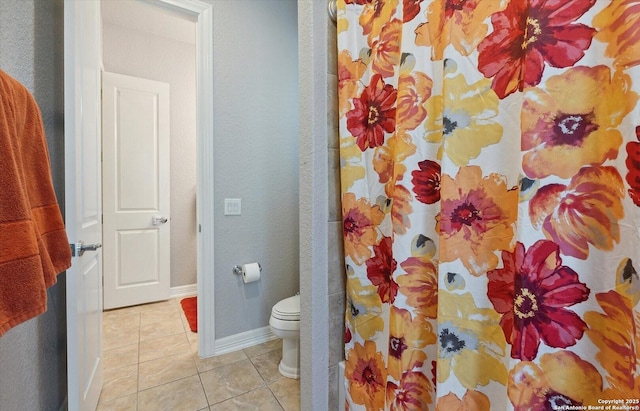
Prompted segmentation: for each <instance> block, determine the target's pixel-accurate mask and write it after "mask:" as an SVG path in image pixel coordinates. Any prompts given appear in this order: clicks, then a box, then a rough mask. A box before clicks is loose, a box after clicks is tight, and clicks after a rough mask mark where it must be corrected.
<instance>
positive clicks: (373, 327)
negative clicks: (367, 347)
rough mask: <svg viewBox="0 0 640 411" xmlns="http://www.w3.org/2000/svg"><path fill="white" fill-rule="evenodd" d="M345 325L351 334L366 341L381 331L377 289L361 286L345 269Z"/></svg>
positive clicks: (380, 309)
mask: <svg viewBox="0 0 640 411" xmlns="http://www.w3.org/2000/svg"><path fill="white" fill-rule="evenodd" d="M346 320H347V325H348V326H350V329H351V330H352V332H355V333H357V334H358V335H360V336H361V337H362V338H363V339H365V340H368V339H370V338H371V337H373V336H374V334H375V333H376V332H378V331H382V329H383V327H384V321H383V319H382V300H380V296H379V295H378V288H377V287H376V286H373V285H367V286H365V285H363V284H362V283H361V282H360V280H359V279H358V278H357V277H356V276H355V274H354V273H353V269H352V268H351V267H347V315H346Z"/></svg>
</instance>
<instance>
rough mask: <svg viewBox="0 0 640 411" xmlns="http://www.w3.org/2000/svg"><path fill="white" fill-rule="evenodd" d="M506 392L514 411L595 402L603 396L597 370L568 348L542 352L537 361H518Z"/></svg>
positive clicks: (510, 376)
mask: <svg viewBox="0 0 640 411" xmlns="http://www.w3.org/2000/svg"><path fill="white" fill-rule="evenodd" d="M507 395H508V396H509V399H510V400H511V403H512V404H513V406H514V408H515V410H517V411H520V410H522V411H524V410H553V409H562V408H561V407H562V406H572V405H573V406H578V405H588V404H590V405H595V404H597V400H598V399H599V398H603V397H602V377H601V376H600V374H599V373H598V370H597V369H596V368H595V367H594V366H593V365H591V364H590V363H588V362H586V361H584V360H583V359H581V358H580V357H578V356H577V355H576V354H574V353H572V352H570V351H556V352H554V353H550V354H543V355H542V356H541V357H540V363H539V364H536V363H535V362H532V361H522V362H519V363H518V364H517V365H516V366H515V367H514V368H513V369H512V370H511V371H510V373H509V385H508V387H507Z"/></svg>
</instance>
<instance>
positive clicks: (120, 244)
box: [101, 1, 197, 309]
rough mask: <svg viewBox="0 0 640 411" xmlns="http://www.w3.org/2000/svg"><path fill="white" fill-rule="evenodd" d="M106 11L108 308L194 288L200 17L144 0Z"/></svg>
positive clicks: (107, 4)
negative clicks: (193, 18) (197, 22)
mask: <svg viewBox="0 0 640 411" xmlns="http://www.w3.org/2000/svg"><path fill="white" fill-rule="evenodd" d="M101 11H102V19H103V27H102V33H103V35H102V37H103V52H102V55H103V65H104V68H103V70H104V71H103V83H104V84H105V85H106V84H108V87H106V89H104V90H103V100H105V102H106V104H103V147H104V149H103V167H107V166H109V169H108V170H107V169H106V168H105V170H104V171H105V172H103V181H104V184H103V204H104V207H103V210H104V211H103V212H104V224H105V227H104V239H105V243H104V247H105V248H104V258H105V259H104V262H105V271H104V276H105V283H104V284H105V285H104V301H105V309H111V308H119V307H124V306H127V305H137V304H143V303H146V302H151V301H159V300H162V299H167V298H169V297H170V296H172V297H180V296H183V295H185V294H190V295H193V294H195V293H196V292H197V289H196V284H197V280H196V276H197V271H196V264H197V255H196V250H197V230H196V206H195V202H196V85H195V83H196V61H195V24H194V23H193V22H191V21H189V20H186V19H185V18H184V17H181V16H179V15H174V14H173V13H170V12H167V11H166V10H164V9H161V8H159V7H158V6H157V5H154V4H147V3H142V2H140V1H118V2H114V1H103V2H102V3H101ZM112 77H113V78H114V80H113V81H114V82H115V83H114V84H111V83H107V80H108V79H110V78H112ZM136 79H137V80H136ZM159 84H165V85H166V92H164V91H163V90H164V86H163V87H160V86H159ZM158 87H160V88H158ZM162 107H165V109H166V110H167V111H168V112H167V113H160V112H159V111H158V110H160V108H162ZM110 113H111V115H109V114H110ZM145 118H147V120H146V121H145ZM145 125H146V126H145ZM164 132H166V134H164ZM161 136H166V138H167V140H165V139H164V138H160V137H161ZM165 141H167V143H166V144H167V146H165ZM107 145H108V146H107ZM107 171H108V172H107ZM160 177H163V178H160ZM107 183H110V184H107ZM155 217H163V218H166V219H167V221H166V222H164V223H162V224H160V223H155V222H152V219H153V218H155ZM169 243H170V244H169ZM154 263H155V264H154ZM172 285H173V286H176V287H175V288H173V289H171V288H170V287H171V286H172ZM177 285H180V287H177Z"/></svg>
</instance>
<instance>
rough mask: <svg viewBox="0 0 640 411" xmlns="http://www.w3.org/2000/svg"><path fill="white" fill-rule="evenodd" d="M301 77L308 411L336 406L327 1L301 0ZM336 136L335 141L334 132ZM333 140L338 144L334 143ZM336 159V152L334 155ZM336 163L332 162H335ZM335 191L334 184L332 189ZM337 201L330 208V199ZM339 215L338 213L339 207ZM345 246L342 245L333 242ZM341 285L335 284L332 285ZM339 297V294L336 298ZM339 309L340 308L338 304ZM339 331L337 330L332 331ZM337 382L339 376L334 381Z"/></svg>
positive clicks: (303, 394) (304, 394)
mask: <svg viewBox="0 0 640 411" xmlns="http://www.w3.org/2000/svg"><path fill="white" fill-rule="evenodd" d="M298 22H299V23H298V30H299V43H300V44H299V53H300V62H299V76H300V147H301V150H300V215H301V216H306V218H302V219H301V220H300V295H301V298H302V301H303V302H304V304H303V305H302V307H301V313H300V314H301V324H300V344H301V348H300V349H301V351H300V362H301V367H302V378H301V380H300V402H301V408H302V409H303V410H308V411H325V410H330V409H331V408H329V398H330V395H331V392H332V390H331V389H330V387H329V380H330V375H329V372H330V368H329V359H330V358H329V357H330V356H332V355H330V350H329V347H330V346H333V345H332V343H330V342H329V335H330V333H331V330H330V329H329V327H330V319H329V313H330V311H332V310H333V309H332V308H330V304H331V303H332V302H330V295H333V294H335V293H333V292H332V291H330V287H329V283H330V280H329V272H330V270H335V268H334V267H332V266H331V265H330V263H329V247H330V241H329V239H330V238H335V237H334V236H333V235H331V234H330V232H329V231H330V229H331V225H332V224H331V223H329V221H330V219H331V218H330V210H329V209H330V208H331V207H334V208H335V197H333V198H334V200H328V199H329V198H330V195H329V193H330V186H333V185H334V184H335V183H332V182H331V179H330V178H329V176H330V171H329V170H330V168H332V167H334V165H333V164H334V161H335V160H334V161H331V160H330V156H329V152H330V150H329V149H328V147H330V146H329V143H328V141H333V136H335V131H334V129H333V125H332V124H333V121H332V120H331V121H328V116H332V114H329V113H330V112H331V110H330V103H329V102H328V98H329V96H328V92H327V85H328V84H329V75H328V72H329V68H328V65H329V48H328V47H327V43H328V39H329V35H328V29H329V27H330V25H329V22H328V16H327V3H326V2H324V1H316V0H300V1H299V2H298ZM329 136H331V139H330V140H329V139H328V137H329ZM332 144H333V143H332ZM334 158H335V157H334ZM330 164H331V167H330ZM332 190H333V188H332ZM330 202H331V203H332V204H334V205H332V206H331V207H330V205H329V203H330ZM334 214H335V212H334ZM331 247H332V251H333V250H334V248H333V247H339V246H338V245H337V244H333V245H331ZM334 287H336V285H335V284H333V283H332V285H331V290H333V289H334ZM333 299H334V300H335V298H333ZM336 309H338V308H336ZM332 335H333V334H332ZM332 381H333V380H332Z"/></svg>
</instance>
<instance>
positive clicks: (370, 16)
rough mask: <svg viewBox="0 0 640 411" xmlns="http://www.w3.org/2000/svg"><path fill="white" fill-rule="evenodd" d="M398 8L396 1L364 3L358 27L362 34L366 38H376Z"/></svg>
mask: <svg viewBox="0 0 640 411" xmlns="http://www.w3.org/2000/svg"><path fill="white" fill-rule="evenodd" d="M397 7H398V0H371V1H368V2H367V3H365V5H364V9H363V10H362V13H361V14H360V21H359V22H360V26H362V34H365V35H367V38H368V39H369V40H371V39H372V38H375V37H378V36H379V35H380V32H381V31H382V28H383V26H384V25H385V24H387V23H388V22H389V21H391V17H392V16H393V15H394V14H395V12H396V9H397Z"/></svg>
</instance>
